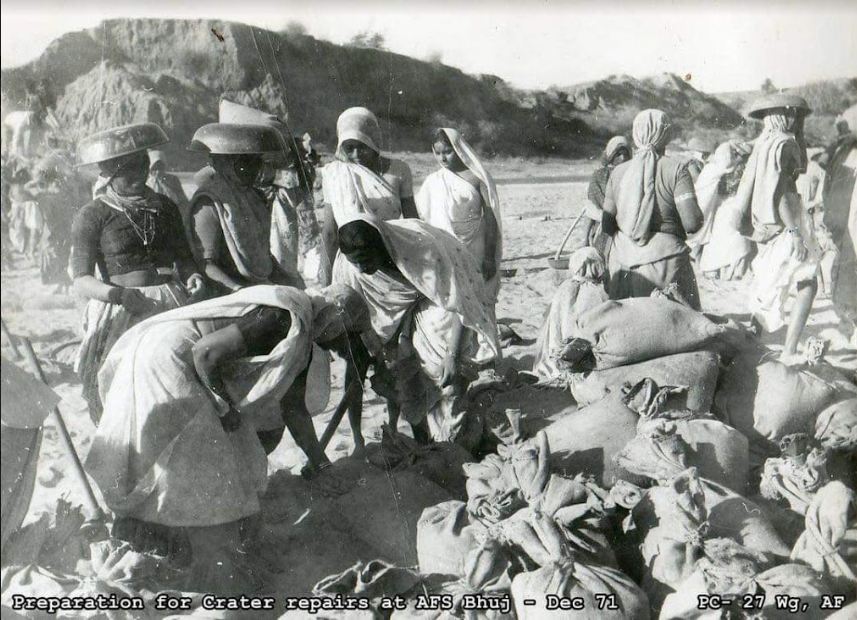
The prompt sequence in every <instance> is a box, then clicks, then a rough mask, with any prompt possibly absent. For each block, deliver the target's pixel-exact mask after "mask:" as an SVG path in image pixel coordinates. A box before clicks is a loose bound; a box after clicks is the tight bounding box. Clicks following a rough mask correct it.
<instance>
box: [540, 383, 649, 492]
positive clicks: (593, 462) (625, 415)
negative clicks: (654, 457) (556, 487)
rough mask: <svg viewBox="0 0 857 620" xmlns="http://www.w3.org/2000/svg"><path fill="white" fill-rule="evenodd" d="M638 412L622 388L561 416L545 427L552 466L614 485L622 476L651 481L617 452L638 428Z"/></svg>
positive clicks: (599, 483) (570, 473) (639, 482)
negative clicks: (627, 467) (624, 462)
mask: <svg viewBox="0 0 857 620" xmlns="http://www.w3.org/2000/svg"><path fill="white" fill-rule="evenodd" d="M637 420H638V416H637V414H636V413H634V412H633V411H632V410H631V409H629V408H628V406H627V404H626V403H625V395H624V394H623V393H622V392H621V391H617V392H614V393H611V394H609V395H608V396H606V397H605V398H603V399H602V400H600V401H598V402H597V403H594V404H592V405H589V406H588V407H584V408H582V409H579V410H578V411H575V412H573V413H568V414H567V415H565V416H563V417H561V418H560V419H558V420H557V421H556V422H553V423H552V424H550V425H549V426H548V427H546V428H545V432H546V433H547V437H548V442H549V443H550V446H551V461H550V463H551V469H552V470H553V471H555V472H558V473H562V474H565V475H576V474H578V473H583V474H585V475H590V476H594V478H595V482H596V484H598V485H600V486H602V487H604V488H605V489H610V487H612V486H613V484H614V483H615V482H616V481H617V480H619V479H625V480H628V481H629V482H633V483H634V484H638V485H643V484H647V481H646V479H645V478H644V477H642V476H636V475H633V474H631V473H630V472H628V471H627V470H625V469H624V468H622V467H620V466H618V465H617V464H616V463H615V462H614V456H615V455H616V454H618V453H619V452H620V451H621V450H622V448H624V447H625V444H626V443H628V442H629V441H630V440H631V439H633V438H634V435H635V434H636V432H637Z"/></svg>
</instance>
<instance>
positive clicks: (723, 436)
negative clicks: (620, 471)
mask: <svg viewBox="0 0 857 620" xmlns="http://www.w3.org/2000/svg"><path fill="white" fill-rule="evenodd" d="M673 415H674V416H675V417H676V418H677V419H671V417H670V416H673ZM681 415H682V414H681V413H680V412H667V413H664V414H660V413H657V414H655V416H658V417H653V416H651V415H643V416H641V417H640V422H639V423H638V424H637V435H636V437H635V438H634V439H632V440H631V441H629V442H628V443H627V444H626V445H625V447H624V448H623V449H622V451H621V452H620V453H619V454H618V455H616V462H617V463H618V464H619V465H621V466H622V467H624V468H625V469H627V470H628V471H631V472H633V473H636V474H643V475H647V476H649V477H651V478H653V479H654V480H666V479H668V478H669V477H670V476H672V475H674V474H676V473H678V472H680V471H682V470H684V469H686V468H687V467H696V468H697V470H698V472H699V475H700V476H701V477H702V478H706V479H708V480H713V481H715V482H718V483H720V484H724V485H726V486H727V487H729V488H730V489H733V490H734V491H736V492H739V493H743V492H744V490H745V488H746V486H747V479H748V476H749V468H750V453H749V445H748V442H747V439H746V438H745V437H744V436H743V435H742V434H741V433H739V432H738V431H737V430H735V429H734V428H732V427H730V426H727V425H726V424H723V423H722V422H720V421H718V420H714V419H710V418H706V417H691V416H684V417H680V416H681ZM660 416H663V417H660Z"/></svg>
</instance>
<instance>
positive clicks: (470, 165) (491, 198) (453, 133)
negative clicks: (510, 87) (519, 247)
mask: <svg viewBox="0 0 857 620" xmlns="http://www.w3.org/2000/svg"><path fill="white" fill-rule="evenodd" d="M440 130H441V131H442V132H443V133H444V134H446V137H447V138H448V139H449V143H450V145H452V150H454V151H455V154H456V155H458V158H459V159H460V160H461V163H463V164H464V165H465V166H467V169H468V170H470V172H472V173H473V174H474V176H475V177H476V178H477V179H479V183H480V184H481V185H482V186H484V187H485V191H486V193H487V194H488V205H487V206H488V207H490V208H491V209H492V210H493V211H494V220H495V221H496V222H497V246H496V247H497V249H496V252H495V256H494V261H495V265H497V266H498V269H497V273H496V274H495V276H494V278H492V280H491V282H489V284H488V288H489V291H490V294H491V295H492V296H493V297H496V295H497V292H498V291H499V289H500V270H499V265H500V261H502V260H503V214H502V212H501V211H500V196H499V194H498V193H497V184H496V183H495V182H494V177H492V176H491V174H490V173H489V172H488V171H487V170H486V169H485V166H483V165H482V160H480V159H479V156H478V155H477V154H476V151H474V150H473V148H472V147H471V146H470V145H469V144H468V143H467V141H466V140H465V139H464V138H463V137H462V136H461V132H459V131H458V130H457V129H453V128H452V127H441V128H440Z"/></svg>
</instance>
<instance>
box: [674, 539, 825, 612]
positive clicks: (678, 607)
mask: <svg viewBox="0 0 857 620" xmlns="http://www.w3.org/2000/svg"><path fill="white" fill-rule="evenodd" d="M829 592H830V590H829V586H828V584H827V583H826V582H825V581H824V579H823V578H822V576H821V575H819V574H818V573H817V572H815V571H814V570H812V569H811V568H809V567H808V566H802V565H800V564H780V565H779V566H774V567H772V568H770V565H769V564H768V563H767V562H766V560H765V559H764V558H763V557H761V556H760V555H759V554H758V553H755V552H753V551H751V550H749V549H747V548H745V547H742V546H741V545H739V544H737V543H736V542H735V541H732V540H728V539H714V540H709V541H707V544H706V555H705V557H703V558H701V559H700V560H699V561H698V562H697V568H696V570H695V571H694V572H693V574H691V575H690V576H689V577H688V578H687V579H686V580H684V581H683V582H682V583H681V584H680V586H679V587H678V588H676V591H675V592H674V593H673V594H670V595H669V596H667V597H666V600H664V604H663V606H662V607H661V615H660V618H661V619H662V620H678V619H682V620H719V619H720V618H722V617H723V612H724V609H729V610H734V612H735V613H740V612H743V613H745V614H747V615H748V616H753V617H763V618H792V617H794V616H795V613H796V612H795V611H790V610H788V609H778V607H777V597H778V596H783V595H785V596H790V597H795V598H796V599H798V602H799V603H806V604H807V605H808V609H807V610H806V611H802V610H797V611H798V612H800V613H801V617H805V618H823V617H824V616H825V615H827V613H828V612H827V611H824V610H821V609H819V608H820V604H821V597H822V596H823V595H824V594H828V593H829ZM706 595H718V596H721V597H722V598H723V599H724V600H729V601H734V602H732V603H731V604H730V605H728V606H726V605H724V607H723V608H722V609H711V608H710V607H708V608H702V609H700V607H703V606H701V605H700V604H699V603H700V599H701V597H703V596H706ZM739 610H740V611H739ZM754 614H755V615H754Z"/></svg>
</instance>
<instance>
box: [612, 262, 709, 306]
mask: <svg viewBox="0 0 857 620" xmlns="http://www.w3.org/2000/svg"><path fill="white" fill-rule="evenodd" d="M613 256H615V253H614V254H612V255H611V258H612V257H613ZM612 262H613V265H611V267H610V283H609V284H608V289H607V290H608V292H609V293H610V299H628V298H629V297H648V296H649V295H651V294H652V293H653V292H654V291H656V290H664V289H665V288H667V287H668V286H669V285H670V284H675V285H676V286H677V287H678V292H679V293H680V294H681V296H682V297H684V299H685V300H686V301H687V303H688V304H689V305H690V307H691V308H693V309H694V310H700V309H701V308H702V306H701V305H700V302H699V289H698V288H697V285H696V275H695V274H694V273H693V265H691V262H690V255H689V254H678V255H676V256H670V257H668V258H664V259H661V260H659V261H655V262H653V263H647V264H645V265H638V266H636V267H626V266H624V265H621V264H619V263H618V262H617V261H615V260H613V261H612Z"/></svg>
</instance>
